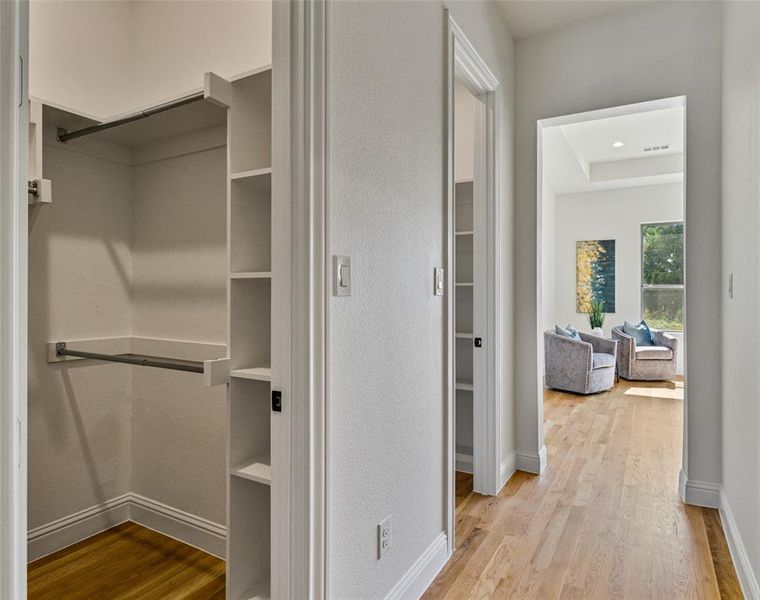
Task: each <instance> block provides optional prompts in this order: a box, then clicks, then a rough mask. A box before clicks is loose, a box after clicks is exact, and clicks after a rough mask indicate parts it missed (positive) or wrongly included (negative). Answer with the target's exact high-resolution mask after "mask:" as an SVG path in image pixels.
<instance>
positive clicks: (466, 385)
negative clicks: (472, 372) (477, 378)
mask: <svg viewBox="0 0 760 600" xmlns="http://www.w3.org/2000/svg"><path fill="white" fill-rule="evenodd" d="M454 387H456V389H458V390H462V391H465V392H472V391H473V387H472V381H457V382H456V385H455V386H454Z"/></svg>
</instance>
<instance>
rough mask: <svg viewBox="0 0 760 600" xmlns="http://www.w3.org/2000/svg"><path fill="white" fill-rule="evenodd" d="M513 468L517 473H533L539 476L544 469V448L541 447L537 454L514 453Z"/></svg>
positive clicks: (519, 451)
mask: <svg viewBox="0 0 760 600" xmlns="http://www.w3.org/2000/svg"><path fill="white" fill-rule="evenodd" d="M515 468H516V469H517V470H518V471H525V472H526V473H535V474H536V475H539V474H541V473H543V471H544V469H545V468H546V446H543V447H542V448H541V450H539V451H538V452H523V451H521V450H518V451H516V452H515Z"/></svg>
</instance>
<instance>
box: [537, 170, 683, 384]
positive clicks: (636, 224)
mask: <svg viewBox="0 0 760 600" xmlns="http://www.w3.org/2000/svg"><path fill="white" fill-rule="evenodd" d="M555 207H556V216H557V227H556V228H555V235H554V237H553V238H552V239H553V240H554V244H553V245H554V256H555V264H556V272H555V280H554V285H555V289H554V294H555V295H554V302H553V303H552V304H553V308H554V317H553V319H552V320H551V321H552V322H550V323H549V324H548V327H549V328H551V327H553V326H554V324H559V325H561V326H563V327H564V326H565V325H567V324H568V323H572V324H573V325H574V326H575V327H577V328H578V329H580V330H581V331H590V327H589V325H588V319H587V318H586V315H585V314H581V313H577V312H576V310H575V245H576V242H578V241H579V240H615V290H616V294H615V312H614V313H610V314H608V315H607V317H606V319H605V321H604V332H605V334H606V335H607V336H609V335H611V330H612V328H613V327H615V326H616V325H621V324H622V323H623V321H624V320H628V321H631V322H636V323H638V321H639V320H640V319H641V224H642V223H656V222H662V221H681V220H683V185H682V184H680V183H670V184H665V185H649V186H644V187H635V188H622V189H616V190H601V191H595V192H579V193H575V194H557V196H556V204H555ZM677 337H678V338H679V339H683V336H682V335H680V334H677ZM682 352H683V344H681V346H679V361H678V366H679V370H680V372H683V354H682Z"/></svg>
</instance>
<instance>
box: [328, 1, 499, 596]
mask: <svg viewBox="0 0 760 600" xmlns="http://www.w3.org/2000/svg"><path fill="white" fill-rule="evenodd" d="M453 10H454V13H455V15H456V17H457V18H458V19H459V21H460V24H461V25H462V27H463V28H464V30H465V31H466V32H467V33H468V34H469V35H470V36H471V37H472V40H473V42H474V43H475V45H476V46H477V48H478V50H479V51H480V52H481V53H482V55H483V56H484V57H485V59H486V60H487V61H488V63H489V64H490V65H491V67H492V68H493V70H494V72H495V73H496V74H497V76H498V77H499V79H500V81H501V83H502V87H503V95H502V99H503V105H502V106H501V107H500V116H501V119H502V125H503V129H502V132H501V139H500V141H501V147H502V161H501V164H502V165H503V166H505V167H506V168H503V169H502V175H503V177H502V182H501V183H502V188H501V190H502V201H503V203H504V204H503V213H504V223H503V227H504V233H505V235H506V239H509V235H508V231H510V230H511V194H510V191H511V187H512V180H511V168H510V164H511V143H512V142H511V137H512V115H511V99H512V93H513V84H512V43H511V38H510V35H509V33H508V32H507V30H506V28H505V27H504V26H503V25H502V22H501V19H500V17H499V15H498V14H497V13H496V12H495V7H493V6H492V5H490V4H489V3H481V2H463V3H461V4H456V5H454V6H453ZM328 27H329V33H330V36H329V60H330V62H329V71H330V72H329V79H328V82H329V90H328V94H329V98H330V104H329V107H328V109H329V115H330V118H329V121H328V123H329V132H328V135H329V140H330V146H329V152H330V159H329V165H330V173H329V175H328V181H329V183H330V187H329V191H328V194H329V230H330V241H329V250H328V253H329V254H347V255H350V256H351V257H352V265H353V270H354V272H353V279H352V286H353V295H352V296H351V297H349V298H332V299H331V301H330V303H329V310H330V330H329V335H330V360H329V364H330V365H331V366H330V371H329V377H330V398H329V403H330V404H329V411H328V412H329V415H330V422H329V430H330V440H329V450H328V452H329V457H330V473H329V485H330V489H329V494H330V506H329V514H328V519H329V521H328V522H329V532H328V535H329V544H330V547H329V549H328V554H329V556H330V562H329V574H328V575H329V580H330V588H331V589H330V592H329V596H330V597H331V598H359V597H362V598H382V597H384V596H385V595H386V594H387V593H388V592H389V591H390V590H391V589H392V587H393V586H394V585H395V584H396V583H397V582H398V581H399V580H400V579H401V578H402V577H403V576H404V574H405V573H406V572H407V571H408V570H409V569H410V568H411V567H412V565H414V563H415V561H417V560H418V559H419V558H420V557H421V555H422V554H423V553H424V552H425V550H426V549H427V548H428V547H429V546H430V545H431V544H432V543H433V542H434V541H435V540H436V538H438V537H439V535H440V534H441V532H442V530H443V525H444V520H445V515H444V513H443V481H444V456H443V447H444V445H443V428H444V423H443V398H444V394H443V350H444V346H443V344H444V339H443V326H442V324H443V308H444V304H443V302H442V299H441V298H438V297H435V296H434V295H433V290H432V288H431V278H432V273H433V268H434V267H435V266H437V265H441V264H442V261H443V256H442V253H443V232H444V225H443V208H444V204H443V202H444V154H443V150H444V142H445V140H444V139H443V127H444V123H445V115H444V105H445V102H444V91H445V85H444V81H445V79H444V78H445V56H446V53H445V47H444V43H443V42H444V32H445V27H446V25H445V13H444V5H443V4H442V3H440V2H336V3H332V4H331V5H330V13H329V23H328ZM502 260H503V264H504V267H505V272H504V273H503V281H504V287H505V294H506V296H507V298H508V299H509V298H510V296H511V255H510V254H509V253H508V250H507V249H505V255H504V256H503V257H502ZM505 313H506V314H511V305H510V303H509V302H507V305H506V306H505ZM504 321H508V319H505V320H504ZM507 328H508V323H505V331H506V330H507ZM504 360H505V365H503V366H504V371H503V374H502V376H503V377H504V378H505V379H504V381H505V387H506V389H505V395H504V409H503V410H504V414H505V421H506V422H509V416H510V415H511V413H512V407H511V393H510V392H511V390H510V389H509V387H510V385H509V382H510V381H511V369H510V368H509V366H508V365H510V364H511V361H512V356H511V352H510V350H509V348H506V349H505V352H504ZM504 438H505V440H504V444H505V447H506V448H511V444H512V441H513V436H512V430H511V423H510V424H509V427H508V429H507V431H506V432H505V435H504ZM387 515H392V522H393V547H392V549H391V551H390V553H389V554H388V555H387V556H386V557H384V558H383V559H382V560H380V561H379V560H377V557H376V526H377V523H379V522H380V521H381V520H382V519H383V518H385V517H386V516H387Z"/></svg>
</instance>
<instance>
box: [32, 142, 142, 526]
mask: <svg viewBox="0 0 760 600" xmlns="http://www.w3.org/2000/svg"><path fill="white" fill-rule="evenodd" d="M44 163H45V171H44V176H45V177H46V178H50V179H52V180H53V181H54V182H55V202H54V203H53V204H51V205H50V206H37V207H34V208H31V209H30V211H29V220H30V224H31V227H30V231H29V378H28V381H29V386H28V389H29V429H28V451H29V470H28V485H29V499H28V511H29V528H30V529H34V528H36V527H39V526H41V525H45V524H47V523H50V522H51V521H54V520H56V519H59V518H61V517H65V516H68V515H70V514H72V513H75V512H77V511H79V510H82V509H85V508H88V507H90V506H93V505H95V504H100V503H101V502H104V501H105V500H110V499H111V498H115V497H117V496H120V495H122V494H124V493H126V492H128V491H129V482H130V448H131V444H130V416H131V403H130V392H131V381H130V373H131V368H130V367H129V366H128V365H118V364H102V363H101V364H98V363H93V362H92V361H87V363H83V362H72V363H69V362H66V363H58V364H54V365H51V364H48V363H47V344H48V342H53V341H56V340H75V339H92V338H103V337H122V336H127V335H129V333H130V330H131V318H132V307H131V303H130V293H131V288H130V285H131V280H132V256H131V245H132V228H131V213H132V191H133V186H132V168H131V167H130V166H129V165H127V164H123V163H119V162H116V161H114V160H105V159H102V158H97V157H93V156H88V155H86V154H83V153H79V152H75V151H71V150H69V149H65V148H60V147H56V148H52V147H48V146H46V147H45V152H44ZM83 182H86V185H83Z"/></svg>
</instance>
